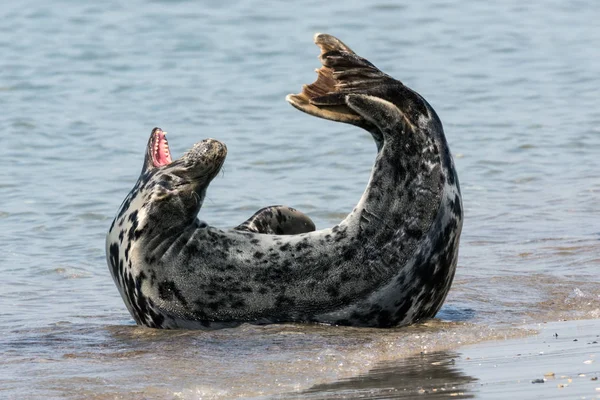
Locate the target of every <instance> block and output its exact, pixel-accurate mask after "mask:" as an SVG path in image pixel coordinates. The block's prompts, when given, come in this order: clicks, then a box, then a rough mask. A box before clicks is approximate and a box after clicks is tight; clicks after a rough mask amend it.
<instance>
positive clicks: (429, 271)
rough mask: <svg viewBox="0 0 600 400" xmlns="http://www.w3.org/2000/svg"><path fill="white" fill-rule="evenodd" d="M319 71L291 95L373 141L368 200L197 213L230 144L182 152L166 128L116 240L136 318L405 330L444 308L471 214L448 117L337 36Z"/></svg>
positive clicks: (172, 324) (109, 246) (124, 290)
mask: <svg viewBox="0 0 600 400" xmlns="http://www.w3.org/2000/svg"><path fill="white" fill-rule="evenodd" d="M315 43H316V44H317V45H318V46H319V47H320V48H321V55H320V61H321V63H322V67H321V68H320V69H319V70H317V72H318V78H317V80H316V81H315V82H314V83H313V84H310V85H305V86H304V87H303V90H302V92H301V93H299V94H297V95H289V96H288V97H287V98H286V99H287V101H288V102H290V103H291V104H292V105H293V106H294V107H296V108H297V109H299V110H301V111H304V112H306V113H308V114H310V115H313V116H317V117H321V118H326V119H329V120H333V121H338V122H346V123H349V124H352V125H356V126H358V127H361V128H363V129H365V130H367V131H368V132H369V133H371V135H372V136H373V138H374V140H375V144H376V147H377V156H376V159H375V164H374V166H373V169H372V172H371V177H370V180H369V183H368V185H367V188H366V190H365V191H364V194H363V195H362V197H361V198H360V200H359V202H358V204H357V205H356V207H355V208H354V209H353V210H352V212H350V214H349V215H348V216H347V217H346V218H345V219H344V220H343V221H341V222H340V223H339V224H337V225H335V226H334V227H332V228H327V229H322V230H314V229H315V227H314V224H313V223H312V221H310V218H308V217H307V216H305V215H304V214H302V213H300V212H299V211H296V210H293V209H290V208H288V207H285V206H273V207H271V208H267V209H263V210H260V211H259V212H258V213H257V214H255V215H254V216H253V217H251V218H250V219H249V220H248V221H246V223H243V224H241V225H240V226H238V227H237V228H234V229H225V230H224V229H219V228H216V227H213V226H210V225H208V224H207V223H205V222H202V221H200V220H199V219H198V218H197V215H198V212H199V211H200V208H201V206H202V202H203V200H204V197H205V194H206V190H207V188H208V185H209V184H210V182H211V181H212V179H213V178H214V177H215V176H216V174H217V173H218V172H219V170H220V168H221V166H222V164H223V162H224V160H225V156H226V154H227V148H226V146H225V145H224V144H223V143H221V142H219V141H217V140H215V139H206V140H203V141H201V142H199V143H196V144H195V145H194V146H193V148H192V149H190V150H189V151H188V152H187V153H185V154H184V155H183V156H182V157H181V158H179V159H176V160H172V159H171V155H170V151H169V146H168V142H167V140H166V137H165V134H164V132H163V131H162V130H160V129H158V128H155V129H154V130H153V131H152V134H151V136H150V139H149V141H148V146H147V151H146V156H145V160H144V165H143V168H142V172H141V174H140V177H139V179H138V181H137V183H136V184H135V186H134V187H133V189H132V190H131V192H130V193H129V195H128V196H127V197H126V198H125V200H124V201H123V203H122V204H121V207H120V209H119V211H118V213H117V215H116V217H115V219H114V221H113V223H112V225H111V227H110V230H109V232H108V235H107V237H106V254H107V263H108V266H109V270H110V272H111V274H112V277H113V279H114V281H115V283H116V285H117V287H118V289H119V292H120V294H121V296H122V298H123V300H124V301H125V304H126V305H127V308H128V309H129V311H130V313H131V315H132V316H133V318H134V319H135V321H136V322H137V323H138V324H140V325H145V326H148V327H154V328H172V329H174V328H186V329H203V328H221V327H227V326H235V325H237V324H240V323H244V322H247V323H254V324H264V323H277V322H317V323H326V324H338V325H352V326H372V327H392V326H402V325H407V324H410V323H413V322H416V321H420V320H423V319H426V318H431V317H433V316H435V314H436V313H437V311H438V310H439V309H440V307H441V306H442V303H443V302H444V299H445V297H446V295H447V293H448V290H449V289H450V285H451V283H452V280H453V277H454V273H455V270H456V264H457V259H458V248H459V239H460V234H461V230H462V220H463V209H462V200H461V194H460V189H459V182H458V178H457V174H456V171H455V167H454V163H453V160H452V157H451V154H450V151H449V148H448V144H447V142H446V139H445V137H444V132H443V128H442V123H441V122H440V119H439V118H438V116H437V114H436V113H435V111H434V110H433V108H432V107H431V106H430V105H429V104H428V103H427V102H426V101H425V100H424V99H423V98H422V97H421V96H420V95H419V94H417V93H416V92H415V91H413V90H411V89H409V88H408V87H406V86H405V85H404V84H402V83H401V82H400V81H398V80H396V79H394V78H392V77H390V76H388V75H386V74H384V73H383V72H381V71H380V70H379V69H377V68H376V67H375V66H374V65H373V64H371V63H370V62H369V61H367V60H366V59H364V58H362V57H359V56H358V55H357V54H356V53H354V52H353V51H352V50H351V49H350V48H349V47H348V46H346V45H345V44H344V43H342V42H341V41H340V40H338V39H336V38H335V37H333V36H330V35H325V34H317V35H316V36H315Z"/></svg>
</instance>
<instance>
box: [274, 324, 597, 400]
mask: <svg viewBox="0 0 600 400" xmlns="http://www.w3.org/2000/svg"><path fill="white" fill-rule="evenodd" d="M520 328H522V329H528V330H531V329H536V330H538V333H536V334H532V335H528V336H525V337H521V338H509V339H496V340H490V341H484V342H481V343H477V344H471V345H464V346H459V347H457V348H455V349H451V350H444V351H434V352H432V353H421V354H419V355H413V356H408V357H406V358H403V359H399V360H396V361H393V362H386V363H382V364H381V365H379V366H376V367H375V368H373V369H372V370H371V371H369V372H368V373H367V374H364V375H360V376H357V377H354V378H350V379H346V380H341V381H338V382H335V383H330V384H322V385H316V386H314V387H312V388H311V389H309V390H306V391H304V392H302V393H298V394H293V395H292V394H290V396H284V398H294V397H297V396H301V397H303V398H319V399H323V398H324V399H337V398H348V396H349V397H351V398H354V397H363V398H406V399H410V398H417V397H418V398H419V399H430V398H431V399H433V398H436V399H437V398H459V399H461V398H463V399H466V398H485V399H496V398H497V399H505V398H507V397H509V398H510V396H511V395H512V396H513V397H514V398H517V399H538V398H545V399H548V398H556V399H564V398H570V399H571V398H578V399H579V398H582V399H600V379H599V378H600V319H595V320H572V321H559V322H547V323H538V324H531V325H525V326H522V327H520Z"/></svg>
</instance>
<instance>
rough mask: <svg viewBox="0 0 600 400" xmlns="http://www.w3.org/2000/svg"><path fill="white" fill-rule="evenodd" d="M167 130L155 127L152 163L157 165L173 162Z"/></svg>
mask: <svg viewBox="0 0 600 400" xmlns="http://www.w3.org/2000/svg"><path fill="white" fill-rule="evenodd" d="M166 134H167V132H163V131H162V130H161V129H158V128H157V129H155V130H154V135H153V137H152V164H153V165H154V166H155V167H162V166H165V165H168V164H170V163H171V152H170V151H169V142H168V141H167V137H166Z"/></svg>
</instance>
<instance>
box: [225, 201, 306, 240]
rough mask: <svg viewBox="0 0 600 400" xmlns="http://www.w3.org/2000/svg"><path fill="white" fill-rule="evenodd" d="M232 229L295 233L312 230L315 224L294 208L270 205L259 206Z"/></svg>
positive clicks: (276, 233)
mask: <svg viewBox="0 0 600 400" xmlns="http://www.w3.org/2000/svg"><path fill="white" fill-rule="evenodd" d="M234 229H235V230H238V231H247V232H255V233H266V234H272V235H273V234H275V235H296V234H299V233H307V232H312V231H314V230H315V224H314V223H313V222H312V220H311V219H310V218H309V217H308V216H306V215H305V214H303V213H301V212H300V211H298V210H296V209H294V208H291V207H286V206H270V207H265V208H261V209H260V210H258V211H257V212H256V213H255V214H254V215H253V216H251V217H250V218H249V219H248V220H247V221H246V222H244V223H243V224H241V225H239V226H237V227H235V228H234Z"/></svg>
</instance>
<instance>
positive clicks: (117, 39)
mask: <svg viewBox="0 0 600 400" xmlns="http://www.w3.org/2000/svg"><path fill="white" fill-rule="evenodd" d="M405 3H406V4H402V3H400V2H396V1H385V0H375V1H369V2H367V1H354V0H348V1H344V2H322V1H306V2H301V3H300V2H298V3H293V4H292V3H288V2H259V1H232V0H222V1H219V2H213V1H203V2H193V1H185V0H182V1H166V0H165V1H147V2H144V1H139V0H134V1H130V2H122V1H104V2H95V3H92V2H79V1H71V0H57V1H53V2H44V1H33V0H31V1H27V0H26V1H22V2H14V1H9V2H4V3H3V4H2V6H0V21H1V22H0V26H1V27H2V33H1V34H0V56H1V57H0V126H2V131H3V134H2V139H1V145H0V147H1V150H0V155H1V158H0V165H1V167H2V174H0V195H1V199H0V227H1V229H0V276H1V284H0V285H1V286H0V397H5V398H20V399H29V398H61V397H67V398H83V397H91V398H127V399H130V398H230V397H236V396H237V397H245V398H248V397H269V396H282V397H293V396H296V395H298V396H300V395H301V394H302V395H303V396H309V395H310V394H311V393H313V394H314V393H319V390H320V389H319V388H323V387H325V386H322V385H330V386H327V387H328V388H329V389H328V393H329V394H330V395H332V393H333V395H335V393H338V394H339V395H340V396H344V395H347V396H350V397H352V395H351V394H352V390H353V389H352V387H353V386H352V385H350V386H348V385H346V386H343V385H342V386H335V385H333V382H336V381H340V380H342V381H345V380H347V379H349V378H352V377H356V376H361V375H364V374H367V373H368V372H369V371H370V370H377V368H379V366H381V365H382V363H385V362H390V361H393V362H396V364H394V365H396V366H397V368H396V369H395V371H396V372H397V373H400V371H401V372H402V374H404V375H402V376H405V375H406V373H407V371H406V365H413V364H410V363H408V364H406V363H407V362H408V361H406V360H410V357H412V356H413V355H415V354H421V353H422V354H438V353H435V352H437V351H446V352H451V351H452V349H454V348H456V347H457V346H459V345H461V344H465V343H473V342H477V341H480V340H487V339H494V338H504V337H513V336H519V335H523V334H526V332H525V331H523V330H522V329H519V328H518V327H517V326H518V325H520V324H523V323H530V322H536V321H546V320H558V319H577V318H598V317H600V297H599V296H600V279H599V277H598V276H599V275H598V274H599V271H600V269H599V267H600V218H599V217H600V128H599V125H600V96H599V90H598V88H599V87H600V53H599V52H598V43H600V28H599V26H600V25H598V23H597V21H598V20H599V17H600V8H598V7H597V4H596V3H595V2H594V1H591V0H590V1H584V0H582V1H575V0H573V1H547V2H541V1H540V2H523V1H516V0H514V1H513V0H509V1H504V2H496V3H494V2H455V1H450V0H436V1H426V2H411V3H410V4H409V2H405ZM316 32H325V33H330V34H333V35H335V36H337V37H339V38H340V39H341V40H343V41H344V42H346V43H347V44H348V45H349V46H350V47H351V48H353V49H354V50H355V51H356V52H357V53H358V54H360V55H361V56H363V57H366V58H368V59H369V60H370V61H372V62H373V63H374V64H375V65H377V66H378V67H379V68H380V69H382V70H383V71H385V72H386V73H388V74H390V75H392V76H393V77H395V78H397V79H400V80H401V81H403V82H404V83H405V84H406V85H408V86H409V87H411V88H413V89H414V90H416V91H418V92H419V93H421V94H422V95H423V96H424V97H425V98H426V99H427V100H428V101H429V102H430V103H431V104H432V106H433V107H434V108H435V110H436V111H437V113H438V114H439V116H440V118H441V119H442V121H443V123H444V128H445V132H446V137H447V139H448V142H449V144H450V147H451V150H452V152H453V155H454V159H455V162H456V167H457V170H458V174H459V177H460V181H461V188H462V193H463V202H464V209H465V222H464V228H463V234H462V241H461V249H460V258H459V265H458V270H457V273H456V277H455V280H454V284H453V286H452V289H451V291H450V293H449V295H448V298H447V300H446V303H445V304H444V306H443V308H442V310H441V311H440V313H439V314H438V316H437V319H436V320H433V321H430V322H428V323H426V324H422V325H417V326H413V327H408V328H401V329H388V330H377V329H356V328H345V327H329V326H315V325H296V324H284V325H272V326H252V325H242V326H240V327H238V328H234V329H225V330H220V331H210V332H197V331H196V332H194V331H157V330H152V329H147V328H142V327H137V326H135V324H134V322H133V320H132V318H131V317H130V315H129V314H128V312H127V309H126V308H125V305H124V304H123V302H122V300H121V298H120V296H119V294H118V292H117V289H116V287H115V286H114V283H113V282H112V279H111V277H110V274H109V271H108V268H107V266H106V261H105V254H104V238H105V235H106V232H107V230H108V228H109V226H110V223H111V221H112V219H113V217H114V215H115V213H116V211H117V208H118V207H119V204H120V203H121V201H122V200H123V198H124V197H125V195H126V194H127V192H128V191H129V190H130V189H131V187H132V186H133V184H134V183H135V181H136V179H137V177H138V175H139V172H140V170H141V167H142V161H143V157H144V151H145V145H146V141H147V139H148V136H149V134H150V131H151V130H152V128H153V127H155V126H159V127H161V128H162V129H164V130H165V131H168V132H169V135H168V137H169V140H170V142H169V143H170V145H171V151H172V153H173V154H174V156H175V157H177V156H179V155H181V154H182V153H183V152H184V151H186V150H187V149H188V148H190V147H191V146H192V145H193V143H195V142H197V141H200V140H202V139H204V138H208V137H212V138H216V139H218V140H220V141H223V142H224V143H226V145H227V147H228V149H229V154H228V157H227V160H226V162H225V165H224V168H223V173H221V174H219V176H217V177H216V178H215V180H214V181H213V183H212V184H211V186H210V188H209V191H208V195H207V198H206V201H205V203H204V206H203V208H202V211H201V213H200V218H201V219H203V220H205V221H208V222H209V223H210V224H211V225H214V226H218V227H223V228H226V227H232V226H235V225H238V224H239V223H241V222H243V221H244V220H246V219H247V218H248V217H249V216H250V215H251V214H253V213H254V212H255V211H256V210H258V209H259V208H261V207H264V206H267V205H272V204H286V205H289V206H292V207H295V208H298V209H299V210H301V211H302V212H305V213H306V214H308V215H310V216H311V217H312V218H313V220H314V221H315V223H316V225H317V228H318V229H319V228H325V227H329V226H332V225H335V224H336V223H338V222H339V221H340V220H341V219H343V218H344V216H345V215H346V213H348V212H349V211H350V210H351V209H352V208H353V206H354V205H355V203H356V202H357V201H358V199H359V198H360V196H361V194H362V191H363V190H364V188H365V185H366V183H367V181H368V178H369V173H370V168H371V166H372V164H373V161H374V157H375V145H374V143H373V140H372V139H371V137H370V136H369V134H367V133H366V132H364V131H361V130H360V129H358V128H355V127H352V126H350V125H344V124H339V123H334V122H330V121H324V120H320V119H317V118H314V117H310V116H308V115H306V114H303V113H301V112H298V111H297V110H295V109H293V108H292V107H291V106H290V105H289V104H287V103H286V102H285V100H284V98H285V95H286V94H288V93H297V92H299V91H300V88H301V85H302V84H305V83H311V82H312V81H314V79H315V78H316V75H315V74H314V73H313V69H314V68H318V67H319V66H320V64H319V61H318V60H317V55H318V54H319V49H318V48H317V47H316V46H315V45H314V44H313V43H312V36H313V34H314V33H316ZM444 354H445V355H444V357H446V358H448V357H451V353H444ZM449 354H450V355H449ZM444 357H442V358H444ZM403 363H404V364H403ZM393 371H394V370H392V372H393ZM409 372H410V371H409ZM392 375H393V373H392ZM410 376H411V375H410V374H409V377H410ZM419 376H420V375H419V374H418V373H416V372H415V373H414V374H413V375H412V377H413V379H418V378H419ZM467 381H468V379H467ZM355 382H357V381H356V380H355ZM319 385H321V386H319ZM331 385H333V386H331ZM336 388H337V389H336Z"/></svg>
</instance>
